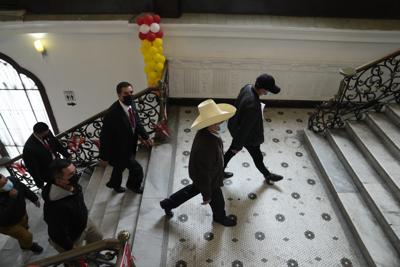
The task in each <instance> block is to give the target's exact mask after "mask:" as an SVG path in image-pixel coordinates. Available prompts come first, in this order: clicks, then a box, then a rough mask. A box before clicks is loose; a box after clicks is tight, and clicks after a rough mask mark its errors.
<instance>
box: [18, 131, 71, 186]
mask: <svg viewBox="0 0 400 267" xmlns="http://www.w3.org/2000/svg"><path fill="white" fill-rule="evenodd" d="M48 143H49V146H50V148H51V150H52V151H54V153H56V154H57V153H59V154H61V155H63V156H64V157H65V158H69V157H70V154H69V153H68V151H67V149H66V148H65V147H63V146H62V145H61V143H60V141H58V139H57V138H55V137H54V136H53V135H52V134H50V137H49V140H48ZM22 158H23V160H24V163H25V166H26V168H27V169H28V172H29V173H30V174H31V176H32V177H33V180H34V181H35V183H36V185H37V186H39V187H42V186H43V182H48V181H49V166H50V163H51V162H52V161H53V156H52V153H51V152H50V151H49V150H47V149H46V147H45V146H44V145H43V144H42V143H41V142H40V141H39V140H38V139H37V138H36V137H35V136H34V135H33V134H32V135H31V136H30V137H29V138H28V140H27V141H26V142H25V145H24V150H23V152H22Z"/></svg>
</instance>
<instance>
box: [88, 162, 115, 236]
mask: <svg viewBox="0 0 400 267" xmlns="http://www.w3.org/2000/svg"><path fill="white" fill-rule="evenodd" d="M112 169H113V168H112V166H110V165H108V166H107V167H106V168H105V170H104V173H103V176H102V178H101V181H100V183H99V185H98V188H97V191H96V195H95V197H94V200H93V204H92V206H91V208H90V210H89V218H90V219H91V220H92V221H93V222H94V224H95V225H96V226H97V227H98V228H99V229H101V224H102V222H103V218H104V212H105V209H106V206H107V201H108V199H110V196H111V194H114V193H113V190H112V189H110V188H108V187H106V183H107V182H108V181H109V179H110V176H111V172H112Z"/></svg>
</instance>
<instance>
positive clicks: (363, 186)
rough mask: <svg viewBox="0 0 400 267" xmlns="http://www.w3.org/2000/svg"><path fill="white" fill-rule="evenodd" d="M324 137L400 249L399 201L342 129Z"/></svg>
mask: <svg viewBox="0 0 400 267" xmlns="http://www.w3.org/2000/svg"><path fill="white" fill-rule="evenodd" d="M327 138H328V141H329V143H330V144H331V146H332V147H333V149H334V150H335V152H336V154H337V155H338V157H339V159H340V160H341V162H342V163H343V164H344V166H345V168H346V170H347V171H348V173H350V175H351V177H352V179H353V182H354V184H355V185H356V186H357V188H358V189H359V190H360V192H361V194H362V196H363V197H364V200H365V202H366V203H367V204H368V206H369V207H370V209H371V211H372V212H373V213H374V214H375V217H376V218H377V220H378V222H379V223H380V224H381V226H382V228H383V230H384V231H385V232H386V234H387V235H388V237H389V238H390V240H391V242H392V244H393V246H394V247H395V248H396V250H397V252H398V253H400V203H399V202H398V201H397V199H396V198H395V197H394V196H393V195H392V192H391V191H390V190H389V189H388V188H387V185H386V184H385V183H384V182H383V181H382V180H381V178H380V177H379V175H378V174H377V173H376V172H375V170H374V169H373V168H372V167H371V166H370V165H369V162H368V161H367V160H366V159H365V157H364V156H363V154H362V153H361V152H360V151H359V150H358V148H357V146H356V145H355V144H354V143H353V142H352V141H351V140H350V138H349V136H348V134H347V133H346V132H345V131H343V130H330V131H328V135H327Z"/></svg>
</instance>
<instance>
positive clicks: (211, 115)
mask: <svg viewBox="0 0 400 267" xmlns="http://www.w3.org/2000/svg"><path fill="white" fill-rule="evenodd" d="M197 107H198V108H199V113H200V115H199V116H198V117H197V118H196V119H195V121H194V122H193V124H192V127H191V128H192V129H196V130H200V129H203V128H206V127H208V126H210V125H213V124H215V123H218V122H223V121H225V120H227V119H229V118H231V117H232V116H233V115H235V112H236V108H235V107H234V106H232V105H229V104H215V102H214V100H212V99H208V100H205V101H203V102H201V103H200V104H199V105H198V106H197Z"/></svg>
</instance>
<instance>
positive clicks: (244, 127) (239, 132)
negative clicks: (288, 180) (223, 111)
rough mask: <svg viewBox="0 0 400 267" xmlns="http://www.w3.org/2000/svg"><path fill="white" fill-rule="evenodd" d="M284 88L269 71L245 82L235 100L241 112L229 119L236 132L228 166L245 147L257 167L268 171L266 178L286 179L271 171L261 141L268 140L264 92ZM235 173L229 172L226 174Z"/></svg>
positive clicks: (265, 171)
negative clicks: (265, 135)
mask: <svg viewBox="0 0 400 267" xmlns="http://www.w3.org/2000/svg"><path fill="white" fill-rule="evenodd" d="M280 91H281V89H280V88H279V87H278V86H277V85H276V84H275V79H274V78H273V77H272V76H271V75H268V74H262V75H260V76H258V77H257V80H256V82H255V84H254V85H252V84H248V85H246V86H244V87H243V88H242V89H241V90H240V93H239V96H238V97H237V99H236V101H235V107H236V108H237V112H236V114H235V116H233V117H232V118H231V119H230V120H229V122H228V129H229V132H230V133H231V135H232V144H231V146H230V147H229V149H228V151H227V152H226V153H225V156H224V164H225V167H226V166H227V165H228V162H229V161H230V160H231V159H232V157H233V156H235V155H236V153H238V152H239V151H240V150H242V148H243V147H245V148H246V149H247V151H249V153H250V155H251V157H252V158H253V161H254V164H255V165H256V168H257V169H258V170H259V171H260V172H261V173H262V174H263V175H264V179H265V182H266V183H267V184H269V185H272V184H273V182H277V181H280V180H282V179H283V177H282V176H281V175H278V174H275V173H272V172H270V171H269V170H268V169H267V167H265V165H264V162H263V155H262V153H261V150H260V145H261V144H262V143H264V127H263V116H262V112H263V110H262V108H261V101H260V96H262V95H266V94H267V93H268V92H271V93H273V94H277V93H279V92H280ZM232 175H233V174H232V173H228V172H226V173H225V178H229V177H231V176H232Z"/></svg>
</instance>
